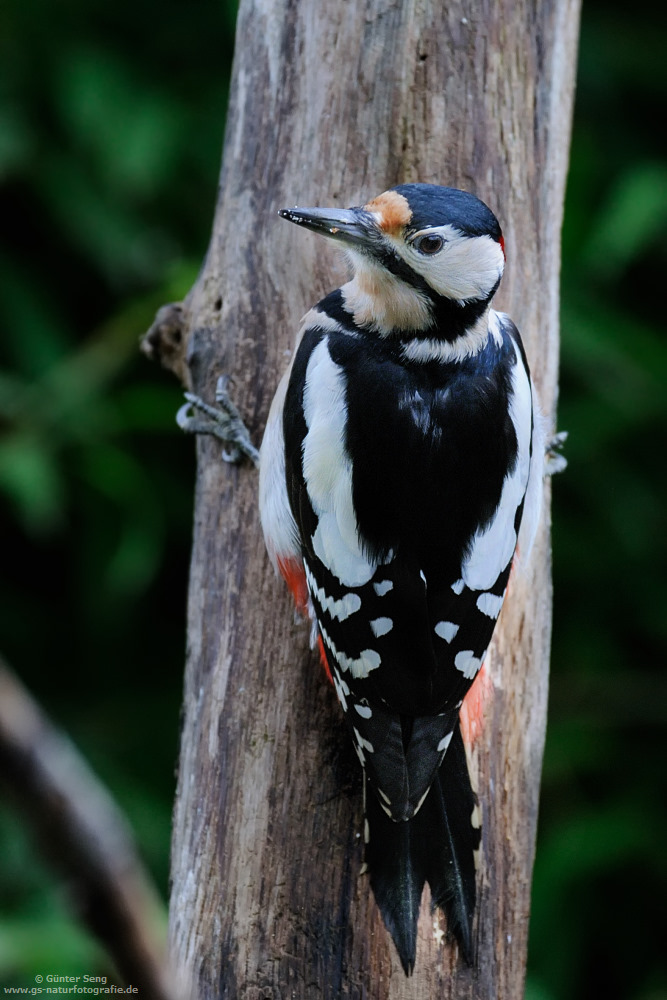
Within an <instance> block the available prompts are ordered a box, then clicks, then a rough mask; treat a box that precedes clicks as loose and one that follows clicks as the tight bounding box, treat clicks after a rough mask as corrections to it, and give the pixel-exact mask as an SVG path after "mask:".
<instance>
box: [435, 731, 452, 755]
mask: <svg viewBox="0 0 667 1000" xmlns="http://www.w3.org/2000/svg"><path fill="white" fill-rule="evenodd" d="M451 740H452V733H447V735H446V736H443V737H442V739H441V740H440V742H439V743H438V753H442V751H443V750H446V749H447V747H448V746H449V744H450V743H451Z"/></svg>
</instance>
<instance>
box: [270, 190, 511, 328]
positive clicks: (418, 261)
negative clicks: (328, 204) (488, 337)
mask: <svg viewBox="0 0 667 1000" xmlns="http://www.w3.org/2000/svg"><path fill="white" fill-rule="evenodd" d="M280 215H281V216H282V218H284V219H288V220H289V221H290V222H294V223H296V224H297V225H300V226H304V227H306V228H307V229H312V230H313V231H314V232H317V233H321V234H322V235H324V236H328V237H330V238H331V239H334V240H337V241H338V242H339V243H341V244H343V246H344V248H345V250H346V252H347V256H348V258H349V259H350V261H351V263H352V265H353V267H354V271H355V279H356V280H357V282H358V283H360V284H361V285H362V286H363V287H364V288H365V290H366V293H368V294H370V297H371V298H372V297H373V289H375V296H376V298H377V299H378V302H377V304H378V306H380V307H381V306H382V302H381V301H380V299H382V297H383V296H384V297H386V296H388V295H389V296H392V295H393V296H394V298H396V296H397V294H400V295H401V296H402V297H403V299H404V300H405V301H406V302H408V301H409V299H410V295H411V294H412V296H413V298H414V303H415V309H414V310H412V312H414V315H415V316H417V314H418V312H419V309H418V308H417V306H416V304H417V302H421V303H422V305H423V308H422V310H421V311H422V313H423V315H424V317H425V316H426V315H427V314H428V315H429V316H432V315H433V310H434V308H435V309H437V306H438V303H443V300H444V301H445V302H448V303H451V304H452V305H455V306H456V307H458V308H460V309H461V308H465V307H466V306H468V305H470V306H473V304H474V305H475V308H474V312H475V313H477V314H479V312H480V307H483V306H484V305H485V304H486V303H488V302H489V301H490V299H491V297H492V296H493V294H494V292H495V291H496V289H497V287H498V284H499V282H500V279H501V277H502V273H503V269H504V265H505V250H504V243H503V236H502V233H501V230H500V226H499V224H498V220H497V219H496V217H495V215H494V214H493V212H491V210H490V209H489V208H487V206H486V205H485V204H484V202H482V201H480V200H479V198H476V197H475V196H474V195H472V194H469V193H468V192H466V191H459V190H457V189H456V188H448V187H441V186H440V185H437V184H401V185H399V186H398V187H395V188H391V189H390V190H389V191H385V192H384V193H383V194H381V195H378V197H377V198H374V199H373V200H372V201H370V202H368V204H367V205H363V206H362V207H358V208H349V209H343V210H341V209H328V208H292V209H283V210H282V211H281V212H280ZM410 311H411V310H409V309H408V310H407V312H408V313H409V312H410ZM430 322H431V320H429V321H428V322H427V321H426V319H424V320H423V321H420V322H419V323H416V324H415V325H417V326H421V327H422V328H424V327H425V326H427V325H429V324H430Z"/></svg>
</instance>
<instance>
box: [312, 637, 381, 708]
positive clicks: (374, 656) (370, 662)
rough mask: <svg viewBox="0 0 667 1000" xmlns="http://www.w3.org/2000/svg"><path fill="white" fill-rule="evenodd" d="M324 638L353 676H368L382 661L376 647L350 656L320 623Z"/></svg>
mask: <svg viewBox="0 0 667 1000" xmlns="http://www.w3.org/2000/svg"><path fill="white" fill-rule="evenodd" d="M320 632H321V634H322V640H323V642H324V643H325V645H326V646H328V648H329V649H330V650H331V653H332V655H333V657H334V659H335V660H336V662H337V663H338V665H339V666H340V667H341V669H342V670H349V671H350V673H351V674H352V676H353V677H357V678H359V677H368V675H369V674H370V672H371V670H376V669H377V668H378V667H379V666H380V663H381V662H382V660H381V658H380V654H379V653H378V652H377V651H376V650H374V649H364V650H362V651H361V653H360V655H359V656H357V657H353V656H348V655H347V653H343V652H341V651H340V650H338V649H337V648H336V645H335V643H334V642H333V640H332V638H331V636H330V635H329V633H328V632H327V631H326V629H324V628H322V626H321V625H320ZM348 693H349V692H348Z"/></svg>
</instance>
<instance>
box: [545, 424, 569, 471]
mask: <svg viewBox="0 0 667 1000" xmlns="http://www.w3.org/2000/svg"><path fill="white" fill-rule="evenodd" d="M567 433H568V432H567V431H558V433H557V434H554V435H552V437H550V438H549V439H548V441H547V442H546V447H545V456H544V474H545V475H546V476H554V475H556V473H557V472H563V470H564V469H566V468H567V459H566V458H565V456H564V455H561V453H560V452H561V448H563V446H564V445H565V442H566V441H567Z"/></svg>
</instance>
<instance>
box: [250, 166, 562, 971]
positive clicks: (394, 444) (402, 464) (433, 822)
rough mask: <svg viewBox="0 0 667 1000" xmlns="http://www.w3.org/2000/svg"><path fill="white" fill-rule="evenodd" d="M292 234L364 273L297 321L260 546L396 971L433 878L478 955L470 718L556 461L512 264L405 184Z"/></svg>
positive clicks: (263, 489) (448, 209)
mask: <svg viewBox="0 0 667 1000" xmlns="http://www.w3.org/2000/svg"><path fill="white" fill-rule="evenodd" d="M279 214H280V215H281V216H282V218H284V219H286V220H288V221H289V222H292V223H295V224H296V225H297V226H301V227H303V228H305V229H309V230H312V231H314V232H315V233H320V234H321V235H323V236H326V237H328V238H329V239H331V240H333V241H335V242H337V243H338V244H340V245H341V246H342V248H343V249H344V251H345V254H346V256H347V259H348V261H349V264H350V265H351V270H352V277H351V279H350V280H349V281H348V282H347V283H346V284H344V285H343V286H342V287H341V288H338V289H336V291H333V292H331V293H330V294H329V295H327V296H326V298H324V299H323V300H322V301H321V302H319V303H318V304H317V305H316V306H314V307H313V308H312V309H311V310H310V311H309V312H308V313H306V315H305V317H304V319H303V321H302V325H301V328H300V330H299V334H298V341H297V348H296V350H295V353H294V355H293V359H292V362H291V365H290V367H289V369H288V371H287V372H286V373H285V375H284V377H283V379H282V381H281V382H280V385H279V387H278V390H277V392H276V395H275V398H274V400H273V404H272V406H271V411H270V415H269V420H268V423H267V427H266V431H265V435H264V439H263V442H262V446H261V450H260V486H259V490H260V513H261V520H262V527H263V531H264V537H265V542H266V546H267V549H268V552H269V555H270V557H271V560H272V562H273V564H274V566H275V567H276V568H277V570H279V572H280V573H281V574H282V576H283V577H284V578H285V580H286V582H287V584H288V586H289V588H290V590H291V592H292V594H293V596H294V599H295V602H296V605H297V608H298V609H299V610H300V611H302V612H305V613H307V614H308V615H309V616H310V618H311V620H312V623H313V629H314V634H315V638H316V640H317V642H318V643H319V649H320V654H321V658H322V661H323V664H324V667H325V669H326V672H327V674H328V676H329V678H330V679H331V681H332V683H333V686H334V688H335V691H336V694H337V696H338V701H339V702H340V705H341V707H342V710H343V713H344V715H345V719H346V721H347V725H348V727H349V731H350V735H351V738H352V740H353V743H354V746H355V748H356V752H357V755H358V757H359V760H360V762H361V766H362V768H363V772H364V789H365V813H366V815H365V824H364V826H365V840H366V846H365V855H366V864H367V868H368V871H369V873H370V883H371V886H372V889H373V892H374V895H375V899H376V901H377V903H378V905H379V908H380V911H381V913H382V916H383V919H384V922H385V925H386V927H387V928H388V930H389V932H390V934H391V936H392V938H393V940H394V943H395V945H396V948H397V951H398V954H399V957H400V960H401V963H402V965H403V969H404V971H405V973H406V975H410V974H411V972H412V971H413V969H414V963H415V951H416V940H417V921H418V915H419V908H420V901H421V897H422V891H423V888H424V884H425V883H426V882H428V883H429V886H430V889H431V898H432V901H433V906H434V907H436V906H437V907H440V908H441V909H442V910H443V911H444V913H445V915H446V918H447V926H448V930H449V932H450V933H451V934H452V935H454V936H455V938H456V939H457V940H458V943H459V946H460V949H461V952H462V954H463V957H464V959H465V960H466V961H467V962H468V963H471V962H472V961H473V933H472V921H473V913H474V908H475V860H474V852H475V850H476V849H477V848H478V847H479V843H480V828H479V824H478V823H477V822H475V815H476V809H475V806H476V799H475V795H474V793H473V790H472V786H471V782H470V778H469V775H468V767H467V761H466V753H465V747H464V743H463V739H462V736H461V727H460V722H459V713H460V709H461V705H462V703H463V700H464V698H465V696H466V694H467V692H468V690H469V689H470V687H471V685H472V684H473V682H474V680H475V678H476V676H477V674H478V672H479V670H480V668H481V666H482V663H483V661H484V657H485V654H486V651H487V648H488V646H489V643H490V640H491V636H492V634H493V630H494V628H495V625H496V622H497V619H498V615H499V613H500V609H501V607H502V604H503V600H504V597H505V591H506V588H507V583H508V578H509V575H510V570H511V568H512V563H513V559H514V555H515V551H516V549H517V542H518V539H519V532H520V530H521V539H520V547H521V552H522V556H523V557H525V556H526V555H527V552H528V550H529V548H530V545H531V542H532V538H533V537H534V533H535V530H536V525H537V520H538V516H539V500H540V494H541V479H542V463H543V455H544V448H543V443H542V441H541V439H540V433H541V430H540V420H539V418H538V412H537V407H536V402H535V393H534V389H533V386H532V383H531V378H530V373H529V369H528V364H527V361H526V355H525V352H524V349H523V346H522V343H521V338H520V336H519V333H518V331H517V329H516V327H515V325H514V323H513V322H512V321H511V319H509V317H508V316H506V315H504V314H502V313H498V312H495V311H494V310H493V309H491V307H490V303H491V300H492V298H493V295H494V293H495V292H496V289H497V288H498V285H499V283H500V279H501V277H502V274H503V269H504V265H505V251H504V241H503V236H502V233H501V229H500V226H499V224H498V221H497V219H496V217H495V216H494V215H493V213H492V212H491V211H490V209H489V208H487V206H486V205H485V204H484V203H483V202H482V201H480V200H479V199H478V198H476V197H475V196H474V195H472V194H469V193H467V192H465V191H460V190H456V189H454V188H448V187H441V186H439V185H433V184H402V185H399V186H398V187H394V188H391V189H390V190H388V191H385V192H384V193H383V194H381V195H379V196H378V197H376V198H374V199H373V200H372V201H370V202H368V204H366V205H364V206H362V207H355V208H350V209H348V210H344V211H342V210H339V209H322V208H292V209H285V210H283V211H281V212H280V213H279Z"/></svg>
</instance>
